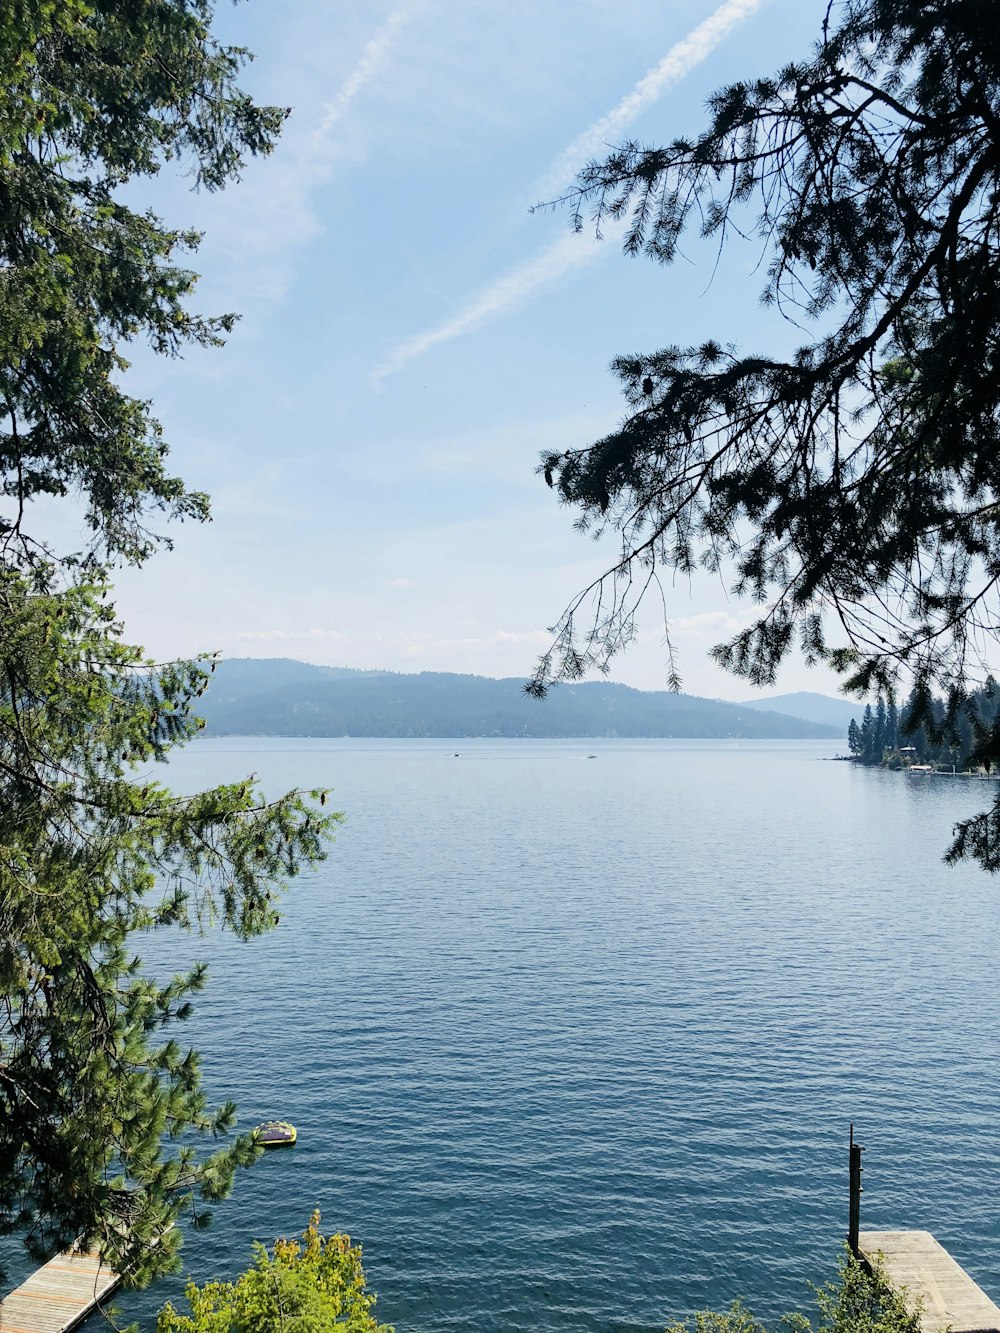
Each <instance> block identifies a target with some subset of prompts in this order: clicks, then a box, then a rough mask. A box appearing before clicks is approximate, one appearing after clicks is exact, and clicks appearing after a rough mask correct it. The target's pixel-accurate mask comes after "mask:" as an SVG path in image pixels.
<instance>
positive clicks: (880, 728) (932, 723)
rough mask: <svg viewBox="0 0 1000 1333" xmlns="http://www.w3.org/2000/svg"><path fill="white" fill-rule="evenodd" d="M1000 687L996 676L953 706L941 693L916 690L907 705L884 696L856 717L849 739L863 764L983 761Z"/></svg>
mask: <svg viewBox="0 0 1000 1333" xmlns="http://www.w3.org/2000/svg"><path fill="white" fill-rule="evenodd" d="M998 713H1000V692H998V689H997V685H996V683H995V682H994V681H992V680H989V681H987V683H986V685H985V686H984V687H983V688H982V689H980V690H976V691H975V692H974V693H973V694H971V695H970V696H969V698H968V700H966V701H965V702H964V704H963V706H962V707H960V708H955V709H951V710H949V707H948V704H947V702H946V701H945V700H944V699H941V698H923V699H921V698H920V697H919V696H917V695H915V694H914V695H911V696H910V698H909V699H908V700H907V701H906V704H905V705H904V706H903V708H901V709H899V708H897V707H896V705H895V704H892V703H890V704H886V703H884V702H883V701H882V700H881V699H880V700H879V701H878V703H877V704H876V705H875V707H874V708H872V706H871V704H867V705H866V706H865V709H864V712H863V713H862V715H861V721H860V722H858V720H857V719H856V718H853V719H852V720H851V724H850V726H849V728H848V732H847V742H848V746H849V748H850V751H851V754H852V755H854V757H855V758H856V759H857V760H858V761H859V762H860V763H862V764H869V765H871V764H886V765H888V766H889V767H895V768H899V767H903V766H904V765H907V764H935V765H938V764H940V765H944V766H945V767H948V768H951V767H952V766H954V767H955V768H956V769H959V770H962V769H967V768H970V767H975V766H977V765H978V764H979V762H980V760H979V756H978V751H979V750H980V749H981V747H982V742H983V740H984V738H985V737H987V736H989V734H990V732H991V730H992V729H993V728H995V727H996V725H997V716H998Z"/></svg>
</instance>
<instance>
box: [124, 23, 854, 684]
mask: <svg viewBox="0 0 1000 1333" xmlns="http://www.w3.org/2000/svg"><path fill="white" fill-rule="evenodd" d="M825 7H826V0H659V2H658V3H653V2H652V0H613V2H612V0H574V3H572V4H570V3H568V0H503V3H500V4H497V3H496V0H491V2H490V3H485V2H484V0H461V3H459V2H458V0H396V3H392V2H391V0H388V2H381V0H367V2H366V3H356V2H355V0H339V2H338V3H336V4H333V3H330V0H282V2H281V3H280V4H278V3H276V0H250V3H245V4H239V5H235V6H230V5H228V4H220V6H219V12H218V15H217V31H218V33H219V35H220V36H222V37H224V38H225V39H226V40H231V41H234V42H237V43H239V44H241V45H246V46H248V47H249V48H250V49H251V50H252V51H254V52H255V56H256V58H255V61H254V63H253V64H252V65H251V66H250V67H249V68H248V70H247V71H246V74H245V78H244V84H245V86H246V87H247V88H248V89H249V90H250V91H251V92H252V93H253V94H254V96H255V97H257V98H258V100H263V101H266V102H269V103H275V104H279V105H286V106H289V107H291V109H292V110H291V115H290V116H289V119H288V121H287V124H286V130H285V133H284V135H283V137H282V140H281V142H280V144H279V146H278V148H277V149H276V151H275V152H274V153H273V154H272V155H271V156H270V157H268V158H266V159H262V160H259V161H254V162H252V163H251V164H249V166H248V167H247V169H246V171H245V173H244V177H243V180H242V181H241V182H240V183H239V184H238V185H236V186H233V187H230V188H229V189H228V190H226V191H225V192H224V193H221V194H217V195H206V194H195V193H191V192H190V188H189V187H190V181H189V180H188V179H186V178H185V177H184V176H183V175H178V174H174V175H169V174H168V173H166V172H164V173H163V175H161V177H159V178H158V179H156V180H155V181H152V182H149V183H148V188H147V186H146V185H144V186H143V188H142V190H141V191H140V192H138V193H137V197H136V198H134V199H133V203H135V202H137V201H138V200H139V197H140V196H141V202H143V203H144V204H148V205H149V206H151V207H153V208H154V209H155V211H157V212H158V213H159V214H160V215H161V216H162V217H163V218H164V219H165V220H167V221H168V222H170V223H171V224H173V225H178V226H197V227H198V228H201V229H202V230H203V231H204V233H205V237H204V241H203V243H202V246H201V248H200V250H199V252H198V254H197V255H196V256H195V258H194V259H193V261H192V267H194V268H195V269H197V270H198V272H200V273H201V275H202V278H201V282H200V285H199V288H198V293H197V296H196V299H195V306H196V308H198V309H199V310H201V311H204V312H206V313H218V312H220V311H222V310H236V311H239V312H240V313H241V320H240V322H239V324H238V325H237V327H236V330H235V331H234V333H233V334H232V336H231V337H230V339H229V342H228V345H227V346H226V347H225V348H224V349H222V350H211V351H203V350H196V351H191V352H189V353H187V354H186V355H185V357H184V358H183V359H180V360H173V361H168V360H163V359H156V358H154V357H152V355H151V354H148V353H146V352H145V351H143V349H142V348H140V347H136V348H135V349H133V350H134V355H133V367H132V369H131V370H130V372H129V374H128V376H127V377H126V384H127V387H128V388H129V389H130V391H131V392H133V393H135V394H137V395H138V396H141V397H144V398H149V399H151V400H152V402H153V404H154V407H155V411H156V414H157V415H158V416H159V418H160V419H161V421H162V422H163V424H164V428H165V433H166V439H167V441H168V443H169V444H170V448H171V463H172V467H173V469H174V470H175V471H176V472H177V473H179V474H180V475H181V476H183V477H184V478H185V480H186V481H187V483H188V484H189V485H190V486H191V487H194V488H197V489H203V490H206V491H208V492H209V493H210V494H211V496H212V499H213V515H214V517H213V521H212V522H211V523H210V524H206V525H204V526H198V525H183V526H174V527H173V528H172V530H171V533H170V535H171V536H172V538H173V542H174V545H173V549H172V550H171V551H164V552H162V553H161V554H159V555H157V556H156V557H155V558H154V559H153V560H151V561H150V562H149V563H148V564H147V565H146V566H144V567H143V568H142V569H141V570H137V571H135V570H125V571H122V572H121V573H120V575H119V576H118V578H117V583H116V586H117V600H118V606H119V610H120V612H121V614H122V616H123V619H124V621H125V625H126V631H127V634H128V636H129V637H130V639H131V640H133V641H135V642H138V643H142V644H143V645H144V646H145V648H146V650H147V651H148V652H149V653H150V654H151V655H152V656H154V657H155V658H157V659H159V660H163V659H166V658H172V657H177V656H187V655H191V654H193V653H196V652H199V651H208V650H219V651H221V652H222V653H224V654H225V655H227V656H241V657H295V658H299V659H301V660H304V661H310V662H318V663H324V664H329V665H335V666H355V667H378V668H389V669H393V670H400V671H422V670H434V671H458V672H475V673H479V674H483V675H492V676H521V677H527V676H528V675H530V673H531V671H532V669H533V666H534V664H535V661H536V659H537V657H538V655H539V653H540V652H541V651H543V650H544V648H545V647H546V646H547V645H548V643H549V641H550V635H549V634H548V632H547V627H548V626H550V625H552V624H554V623H555V621H556V620H557V619H558V617H559V614H560V612H561V611H562V609H563V607H564V606H565V604H566V603H567V602H568V601H569V600H570V598H571V597H572V596H573V595H574V594H575V593H576V592H577V591H578V590H579V589H580V588H582V587H583V586H585V585H586V584H587V583H589V582H590V581H591V580H592V579H593V578H594V577H595V576H596V575H598V574H599V573H601V572H602V570H603V569H604V568H605V567H606V565H607V564H608V563H609V562H610V560H611V558H612V555H613V549H614V547H613V542H614V538H613V537H611V538H609V539H608V540H607V541H605V542H603V543H602V542H598V543H595V542H594V541H593V540H592V539H591V538H590V537H589V536H586V535H583V534H581V533H580V532H578V531H577V530H576V529H575V528H574V518H575V515H574V514H573V513H572V512H571V511H569V510H567V509H566V508H564V507H560V505H559V504H558V502H557V499H556V497H555V496H554V495H553V493H552V492H551V491H550V490H549V489H548V488H547V487H546V486H545V484H544V482H543V480H542V478H541V477H540V476H538V475H537V473H536V468H537V463H538V456H539V453H540V451H541V450H542V449H545V448H556V449H564V448H571V447H579V446H580V445H583V444H586V443H588V442H589V441H591V440H593V439H596V438H599V437H600V436H601V435H602V434H604V433H606V432H607V431H608V430H609V429H611V428H613V427H614V426H615V424H616V423H617V422H618V421H619V420H620V419H621V417H622V415H623V413H624V403H623V400H622V398H621V396H620V393H619V390H618V386H617V382H616V380H615V379H614V377H613V376H612V374H611V373H610V371H609V368H608V367H609V363H610V361H611V359H612V358H613V357H614V356H616V355H619V354H622V353H632V352H650V351H653V350H655V349H657V348H659V347H662V346H664V345H668V344H671V343H691V342H697V341H701V340H704V339H705V338H707V337H710V336H712V337H718V338H721V339H722V340H724V341H725V340H734V341H736V342H737V343H739V344H740V345H741V346H744V347H747V348H750V347H753V348H755V349H756V350H762V351H763V350H767V348H768V347H772V348H773V347H775V346H776V343H777V340H787V331H785V330H782V329H777V328H775V327H774V316H773V315H770V314H768V313H766V312H764V311H763V310H762V309H761V307H760V305H759V292H760V288H761V286H762V281H763V275H762V272H761V271H760V269H759V264H760V258H761V256H760V253H759V252H758V251H757V250H755V249H754V248H753V247H748V248H745V249H744V250H742V251H740V250H734V251H731V252H729V253H727V254H726V255H724V256H723V257H722V260H721V261H720V262H719V263H718V264H716V262H715V255H714V252H710V253H705V252H704V249H703V248H699V246H698V245H697V243H694V244H693V245H692V247H691V249H690V252H689V253H688V254H686V256H685V258H684V259H683V260H682V261H680V262H678V263H677V264H676V265H674V266H673V267H671V268H659V267H655V266H653V265H651V264H650V263H649V261H648V260H645V259H632V258H628V257H626V256H624V255H623V254H622V252H621V249H620V246H619V245H617V244H616V243H615V240H614V238H613V237H609V238H607V239H605V240H604V241H603V242H600V241H598V240H596V239H595V237H594V236H593V234H592V233H591V232H585V234H584V235H582V236H576V235H574V234H573V233H572V230H571V227H570V223H569V217H568V214H567V213H566V211H565V210H564V209H560V208H556V209H552V210H542V211H536V212H532V211H530V210H531V206H532V205H533V204H535V203H537V202H538V201H540V200H550V199H553V198H555V197H557V196H558V195H559V194H560V192H562V191H564V190H565V189H566V188H567V186H568V185H570V184H571V182H572V181H573V179H574V175H575V173H576V172H577V171H578V170H579V169H580V167H581V166H583V165H584V164H585V163H586V162H587V161H588V160H589V159H591V158H592V157H595V156H600V155H601V154H602V153H603V152H604V151H605V148H606V147H607V146H609V145H613V144H615V143H618V142H621V141H622V140H623V139H626V138H635V139H638V140H640V141H642V142H644V143H650V144H654V143H661V142H666V141H667V140H669V139H672V138H674V137H675V136H677V135H680V134H687V133H693V132H695V131H697V129H698V127H699V126H700V125H701V123H702V122H703V118H704V104H705V101H706V98H707V97H708V95H709V94H710V93H711V92H712V90H713V89H715V88H716V87H718V86H719V85H721V84H723V83H726V82H729V81H732V80H734V79H738V78H746V77H750V76H752V75H755V74H763V73H767V72H769V71H772V70H774V69H776V68H778V67H779V66H780V65H781V64H783V63H784V62H785V61H787V60H789V59H793V58H796V57H797V56H800V55H803V54H804V53H805V52H806V51H807V49H808V47H809V44H810V43H811V41H812V40H813V39H814V37H815V36H816V34H817V33H818V31H819V26H820V23H821V21H822V17H823V13H824V11H825ZM667 611H668V615H669V618H670V635H671V641H672V643H673V646H674V650H675V654H676V658H677V665H678V667H679V670H680V673H681V675H682V678H683V682H684V689H685V690H686V691H687V692H689V693H692V694H701V695H708V696H712V697H717V698H729V699H742V698H747V697H749V696H750V695H752V694H753V691H752V690H751V689H750V688H749V687H748V686H747V685H746V684H745V682H742V681H740V680H738V679H735V678H732V677H730V676H727V675H726V674H724V673H723V672H721V671H719V670H718V669H717V668H715V667H714V665H713V664H712V663H711V661H710V660H709V658H708V650H709V649H710V647H711V646H712V644H714V643H716V642H718V641H719V640H720V639H723V638H726V637H728V636H729V635H730V634H732V633H733V632H734V631H735V630H737V629H738V628H740V627H741V626H742V625H744V624H746V623H748V621H749V620H750V619H751V618H752V614H753V608H751V607H749V606H747V605H745V604H743V603H741V602H739V601H737V600H734V599H733V598H732V597H730V596H729V594H728V592H727V589H726V586H725V584H724V583H722V582H720V581H719V580H718V579H717V578H716V579H710V578H708V576H705V577H704V578H702V579H700V580H697V581H695V582H694V583H692V584H688V583H686V582H684V583H680V584H677V585H675V586H668V588H667ZM666 675H667V661H666V652H665V648H664V643H663V622H662V610H661V609H659V608H658V607H657V606H655V605H654V604H652V603H650V606H649V610H648V614H647V615H644V616H643V617H642V618H641V620H640V634H639V638H638V641H637V642H636V644H635V645H634V646H633V647H632V648H631V649H630V650H629V652H628V653H627V654H626V655H625V656H623V657H621V658H619V659H617V660H616V662H615V664H614V666H613V669H612V679H615V680H620V681H623V682H625V683H627V684H630V685H636V686H640V687H642V688H646V689H662V688H664V686H665V680H666ZM794 689H813V690H819V691H822V692H825V693H835V692H836V681H835V678H834V677H833V676H832V675H830V674H828V673H827V672H825V671H823V670H819V669H813V670H807V669H806V668H805V667H804V666H802V665H801V664H799V663H794V664H792V665H790V666H789V667H788V668H787V669H786V670H785V672H784V673H783V675H782V677H781V679H780V680H779V682H778V685H777V687H776V690H794ZM767 692H768V693H770V692H774V691H767Z"/></svg>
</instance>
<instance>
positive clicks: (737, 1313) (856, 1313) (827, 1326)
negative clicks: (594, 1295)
mask: <svg viewBox="0 0 1000 1333" xmlns="http://www.w3.org/2000/svg"><path fill="white" fill-rule="evenodd" d="M814 1290H815V1292H816V1302H817V1305H818V1306H819V1320H818V1322H817V1323H816V1324H815V1325H814V1324H813V1323H812V1321H811V1320H810V1319H809V1318H808V1316H807V1315H804V1314H799V1313H796V1314H791V1315H786V1316H785V1317H784V1319H783V1320H782V1321H781V1322H782V1324H783V1325H784V1326H785V1328H786V1329H788V1330H790V1331H791V1333H920V1318H919V1314H918V1313H914V1312H913V1311H911V1310H909V1309H907V1305H906V1301H905V1300H904V1298H903V1296H902V1295H901V1294H900V1293H899V1292H898V1291H896V1290H895V1288H894V1287H892V1286H891V1284H890V1282H889V1279H888V1278H887V1277H886V1274H885V1269H884V1268H883V1267H882V1265H881V1263H880V1262H878V1261H877V1260H876V1262H875V1263H874V1264H873V1265H872V1267H871V1268H870V1269H869V1268H867V1267H866V1266H864V1265H863V1264H860V1263H858V1261H857V1260H856V1259H853V1258H852V1257H851V1256H850V1254H848V1253H847V1252H846V1250H845V1254H844V1257H843V1259H842V1260H841V1262H840V1267H839V1270H838V1275H837V1281H836V1282H828V1283H826V1285H825V1286H822V1287H816V1288H814ZM666 1333H768V1330H767V1328H766V1326H765V1325H764V1324H761V1323H759V1322H758V1321H757V1320H756V1319H754V1318H753V1316H752V1315H751V1314H749V1313H748V1311H747V1310H746V1309H745V1308H744V1307H743V1305H742V1303H741V1302H740V1301H735V1302H734V1303H733V1304H732V1305H731V1306H730V1307H729V1309H728V1310H727V1311H726V1312H725V1313H723V1314H718V1313H715V1312H712V1311H705V1312H702V1313H699V1314H696V1315H695V1316H694V1322H693V1325H692V1323H691V1322H690V1321H683V1320H682V1321H680V1322H678V1323H674V1324H670V1325H668V1326H667V1330H666Z"/></svg>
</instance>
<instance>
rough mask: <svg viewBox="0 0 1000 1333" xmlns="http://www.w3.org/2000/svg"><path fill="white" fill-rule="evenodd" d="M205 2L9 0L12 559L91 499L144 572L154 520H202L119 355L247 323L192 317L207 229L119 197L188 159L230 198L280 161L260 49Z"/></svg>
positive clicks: (5, 485) (0, 319)
mask: <svg viewBox="0 0 1000 1333" xmlns="http://www.w3.org/2000/svg"><path fill="white" fill-rule="evenodd" d="M211 18H212V6H211V5H210V4H209V3H208V2H207V0H133V2H132V3H129V4H127V5H122V4H120V3H116V2H115V0H12V3H9V4H6V5H5V6H4V12H3V16H2V18H0V89H2V91H0V495H6V496H8V497H10V498H11V499H12V500H13V501H14V505H13V509H12V512H11V513H9V514H8V515H6V516H0V541H2V542H3V546H4V551H5V554H6V556H7V558H8V559H10V558H11V557H12V555H13V554H14V553H15V552H16V553H18V554H20V555H22V556H23V555H25V554H27V553H28V552H30V551H31V550H32V549H33V545H34V544H33V541H32V538H31V535H30V534H29V533H28V532H27V531H26V528H25V506H26V505H27V504H29V502H30V501H31V499H32V498H34V497H37V496H42V495H57V496H58V495H66V494H68V493H70V492H76V493H79V494H80V495H81V496H82V497H83V499H84V500H85V502H86V506H87V519H88V522H89V524H90V527H91V530H92V533H93V541H92V545H91V547H90V552H89V553H91V554H92V553H93V552H95V551H96V552H98V553H103V554H109V555H123V556H125V557H126V558H128V559H130V560H138V559H141V558H143V557H144V556H146V555H148V554H149V553H150V552H151V550H152V549H153V546H154V545H155V540H156V539H155V537H154V534H152V533H151V532H150V531H149V529H148V528H147V526H146V524H145V522H144V515H145V514H146V513H147V511H148V510H149V509H150V508H156V509H159V510H161V511H164V512H165V513H167V514H168V515H172V516H177V517H194V518H204V517H205V516H206V514H207V512H208V509H207V503H208V502H207V498H206V497H205V496H204V495H201V494H199V493H196V492H189V491H187V490H186V489H185V487H184V485H183V483H182V482H181V481H180V480H179V479H178V478H176V477H171V476H169V475H168V473H167V472H166V470H165V466H164V457H165V454H166V448H165V446H164V444H163V440H162V437H161V430H160V426H159V424H158V423H157V422H156V421H155V419H153V417H152V416H151V415H150V412H149V407H148V404H146V403H144V402H141V401H139V400H137V399H134V398H130V397H129V396H128V395H127V394H125V393H124V392H123V390H122V387H121V382H120V376H121V371H122V370H123V369H124V368H125V366H127V364H128V363H127V361H126V360H125V358H124V357H123V355H122V352H121V344H122V343H124V342H127V341H130V340H132V339H134V338H138V337H145V338H146V339H147V340H148V341H149V343H150V344H151V346H152V347H153V348H154V349H155V350H156V351H157V352H162V353H167V354H175V353H176V352H177V351H178V350H179V349H180V348H181V347H182V346H183V345H184V344H185V343H190V342H194V343H200V344H203V345H211V344H213V343H217V342H219V341H220V339H221V336H222V335H223V334H224V333H225V331H226V330H227V329H229V328H231V327H232V323H233V316H231V315H222V316H216V317H214V318H203V317H200V316H196V315H193V314H191V313H190V312H189V311H188V310H187V309H186V308H185V305H184V301H185V299H186V298H187V297H188V296H189V295H190V293H191V291H192V290H193V287H194V282H195V275H194V274H193V273H192V272H190V271H189V270H188V269H187V268H186V267H185V266H184V265H183V264H182V263H180V262H179V260H180V258H181V257H182V256H183V255H184V253H185V252H186V251H190V250H192V249H193V248H194V247H195V246H196V245H197V242H198V239H199V238H198V236H197V233H194V232H190V231H179V230H176V229H174V228H169V227H165V226H164V225H163V224H162V223H161V222H160V221H159V219H158V218H156V217H155V216H154V215H153V214H152V213H149V212H137V211H135V210H133V209H131V208H129V207H127V206H126V205H125V204H124V203H122V202H121V199H120V198H119V197H118V191H119V187H120V186H122V185H123V184H125V183H126V182H129V181H133V180H134V179H135V178H136V177H142V176H149V175H153V174H154V173H156V172H157V171H159V170H160V167H161V165H162V164H163V163H164V162H167V161H171V160H176V161H183V162H184V163H185V165H186V166H187V167H188V168H189V169H190V170H191V171H192V173H193V176H194V180H195V183H196V184H200V185H203V186H205V187H206V188H207V189H217V188H220V187H221V186H223V185H224V184H225V183H226V181H227V180H229V179H231V178H233V177H234V176H237V175H238V172H239V168H240V163H241V160H242V157H243V155H244V154H246V153H248V152H249V153H259V152H267V151H269V150H270V148H271V146H272V144H273V142H274V138H275V136H276V134H277V131H278V128H279V126H280V123H281V120H282V119H283V115H284V113H283V112H282V111H280V110H279V109H277V108H274V107H257V106H255V105H254V104H253V103H252V102H251V100H250V99H249V98H248V97H247V96H246V95H245V94H244V93H242V92H241V91H240V89H239V88H238V87H237V86H236V84H235V77H236V74H237V73H238V71H239V68H240V65H241V64H242V63H243V61H244V60H245V58H246V53H245V52H243V51H241V50H239V49H237V48H227V47H222V46H219V45H218V44H217V43H216V42H215V41H213V39H212V37H211V34H210V24H211Z"/></svg>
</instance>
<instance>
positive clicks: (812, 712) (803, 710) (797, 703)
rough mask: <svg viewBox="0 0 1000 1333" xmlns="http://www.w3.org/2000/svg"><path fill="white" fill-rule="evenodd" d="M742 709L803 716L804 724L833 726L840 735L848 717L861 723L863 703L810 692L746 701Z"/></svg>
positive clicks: (801, 691)
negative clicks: (817, 723)
mask: <svg viewBox="0 0 1000 1333" xmlns="http://www.w3.org/2000/svg"><path fill="white" fill-rule="evenodd" d="M742 706H743V707H744V708H757V709H762V710H764V711H767V712H772V713H788V714H790V715H791V716H792V717H803V718H805V719H806V721H807V722H821V723H822V724H823V725H824V726H827V727H836V728H837V730H838V731H840V732H841V733H842V734H843V733H846V731H847V728H848V727H849V726H850V723H851V718H852V717H853V718H856V719H857V721H858V722H860V721H861V718H862V715H863V714H864V711H865V706H864V703H858V702H857V701H856V700H851V699H834V698H832V697H831V696H830V695H829V694H815V693H814V692H813V691H811V690H798V691H797V692H796V693H795V694H776V695H773V696H772V697H771V698H769V699H746V700H744V701H743V705H742Z"/></svg>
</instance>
